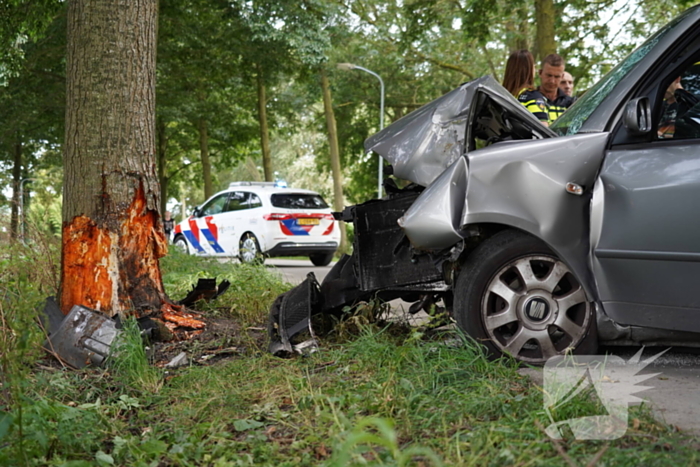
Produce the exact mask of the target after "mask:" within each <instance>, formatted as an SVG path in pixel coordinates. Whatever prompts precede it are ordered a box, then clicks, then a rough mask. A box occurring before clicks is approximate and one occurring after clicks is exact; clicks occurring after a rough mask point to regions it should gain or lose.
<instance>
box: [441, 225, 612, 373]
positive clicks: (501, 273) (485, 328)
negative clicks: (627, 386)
mask: <svg viewBox="0 0 700 467" xmlns="http://www.w3.org/2000/svg"><path fill="white" fill-rule="evenodd" d="M454 298H455V303H454V314H455V318H456V320H457V323H458V324H459V326H460V327H461V328H462V329H464V330H465V331H466V332H467V333H468V334H469V335H470V336H472V337H473V338H474V339H476V340H477V341H478V342H481V343H483V344H484V345H485V346H486V348H487V349H488V351H489V353H490V354H491V356H492V357H495V358H497V357H500V356H501V355H503V354H510V355H512V356H513V357H514V358H515V359H516V360H518V361H520V362H523V363H528V364H532V365H543V364H545V363H546V362H547V360H548V359H549V358H551V357H554V356H556V355H563V354H565V353H566V352H572V353H575V354H592V353H595V351H596V348H597V344H598V343H597V332H596V330H597V327H596V320H595V307H594V306H593V304H592V303H591V302H590V301H589V300H588V298H587V297H586V292H585V290H584V289H583V287H582V286H581V283H580V282H579V280H578V279H577V278H576V277H575V276H574V274H573V273H572V271H571V269H569V267H568V266H567V265H566V264H565V263H564V262H563V261H561V260H560V259H559V257H558V256H557V255H556V254H555V253H554V252H553V251H552V250H551V249H550V248H549V247H548V246H547V245H546V244H545V243H544V242H542V241H540V240H539V239H537V238H535V237H532V236H530V235H527V234H524V233H522V232H519V231H514V230H504V231H501V232H499V233H497V234H496V235H494V236H493V237H491V238H490V239H488V240H486V241H484V242H483V243H482V244H481V245H479V246H478V247H477V248H476V249H475V250H474V251H473V252H472V253H471V254H470V255H469V257H468V258H467V260H466V262H465V263H464V264H463V267H462V269H461V272H460V273H459V275H458V276H457V280H456V283H455V290H454Z"/></svg>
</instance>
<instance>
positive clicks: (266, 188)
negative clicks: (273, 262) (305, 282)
mask: <svg viewBox="0 0 700 467" xmlns="http://www.w3.org/2000/svg"><path fill="white" fill-rule="evenodd" d="M336 224H337V221H335V220H334V218H333V215H332V214H331V209H330V208H329V207H328V205H327V204H326V202H325V201H324V200H323V198H322V197H321V195H319V194H318V193H316V192H314V191H310V190H301V189H296V188H282V187H279V186H277V185H276V184H275V183H273V182H234V183H231V184H230V185H229V188H228V189H227V190H224V191H221V192H219V193H217V194H215V195H214V196H212V197H211V198H209V199H208V200H207V201H206V202H205V203H204V204H202V205H201V206H198V207H196V208H195V209H194V211H193V213H192V215H191V216H190V217H189V218H188V219H186V220H184V221H182V222H180V223H179V224H177V225H176V226H175V231H174V237H173V243H174V244H175V246H176V247H179V248H180V249H181V250H183V251H185V252H188V253H190V254H197V255H203V256H231V257H238V258H239V259H240V261H241V262H244V263H254V262H256V263H262V262H263V261H264V257H266V256H269V257H274V256H308V257H309V259H310V260H311V262H312V263H313V264H314V265H316V266H326V265H328V264H329V263H330V262H331V260H332V259H333V254H334V253H335V251H336V250H337V248H338V245H339V243H340V229H339V228H338V226H337V225H336Z"/></svg>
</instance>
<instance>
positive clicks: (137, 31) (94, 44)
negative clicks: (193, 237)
mask: <svg viewBox="0 0 700 467" xmlns="http://www.w3.org/2000/svg"><path fill="white" fill-rule="evenodd" d="M157 10H158V1H157V0H72V1H70V2H68V51H67V66H66V68H67V70H66V71H67V80H66V81H67V82H66V90H67V105H66V137H65V155H64V189H63V239H62V242H63V245H62V246H63V248H62V254H61V286H60V291H59V296H60V305H61V309H62V311H63V312H64V313H67V312H68V311H70V308H71V307H72V306H73V305H75V304H80V305H84V306H87V307H90V308H93V309H97V310H101V311H102V312H104V313H106V314H107V315H109V316H114V315H116V314H120V315H125V314H127V313H134V314H136V315H139V314H140V312H141V311H145V310H149V311H150V310H153V309H160V308H161V306H162V305H163V304H164V303H169V301H168V299H167V297H166V296H165V293H164V291H163V282H162V277H161V272H160V266H159V264H158V259H159V258H160V257H162V256H164V255H165V253H166V251H167V239H166V238H165V235H164V233H163V228H162V223H161V221H160V216H159V214H158V207H159V201H160V199H159V198H160V187H159V186H158V177H157V173H156V172H157V168H156V160H155V59H156V56H155V55H156V27H157Z"/></svg>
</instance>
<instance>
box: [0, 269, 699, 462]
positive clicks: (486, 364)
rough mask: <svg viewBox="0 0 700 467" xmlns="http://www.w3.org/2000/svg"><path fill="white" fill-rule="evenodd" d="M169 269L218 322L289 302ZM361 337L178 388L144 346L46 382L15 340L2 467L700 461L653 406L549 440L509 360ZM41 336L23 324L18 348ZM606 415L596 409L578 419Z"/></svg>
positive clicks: (185, 376) (257, 354) (376, 335)
mask: <svg viewBox="0 0 700 467" xmlns="http://www.w3.org/2000/svg"><path fill="white" fill-rule="evenodd" d="M21 261H22V260H17V259H13V260H12V262H11V263H12V265H13V267H15V266H17V265H18V264H19V263H21ZM2 267H4V268H5V270H6V271H9V270H10V269H12V268H11V267H10V266H9V265H8V264H4V266H2ZM163 269H164V282H165V283H166V287H167V289H168V293H169V294H171V295H172V296H174V297H179V296H180V295H184V294H185V293H186V292H187V290H188V289H189V287H191V284H193V283H194V282H196V278H198V277H212V276H217V277H218V278H219V279H223V278H228V279H229V280H232V282H233V285H232V288H231V290H229V292H227V293H226V294H225V295H224V296H222V297H220V299H221V302H220V303H218V304H217V305H216V308H215V307H214V305H213V304H210V305H207V306H210V307H211V308H210V310H209V312H210V313H218V316H220V317H227V318H232V319H236V320H240V321H241V322H243V323H246V324H247V325H257V326H261V325H263V323H264V322H265V320H266V314H267V309H268V307H269V304H270V303H271V301H272V300H273V299H274V298H275V296H276V295H277V294H278V293H279V292H280V291H283V290H285V289H286V288H288V286H287V285H285V284H283V283H282V282H280V280H279V279H277V277H276V276H273V275H271V274H270V273H269V271H267V270H266V269H265V268H264V267H253V266H244V265H238V264H227V263H218V262H216V261H211V260H203V259H201V258H194V257H184V256H182V255H172V256H169V257H168V258H166V259H165V260H164V261H163ZM8 274H9V272H8ZM8 277H16V276H13V275H12V274H9V275H8ZM193 279H194V280H193ZM35 280H38V279H35ZM29 282H31V281H29ZM29 282H24V284H25V285H24V286H22V287H19V288H17V287H16V288H15V289H14V291H15V295H16V296H17V299H16V300H14V301H11V302H10V303H11V306H12V307H17V311H16V312H14V311H9V310H8V306H7V305H6V306H4V307H3V308H2V310H3V313H4V314H5V315H6V316H9V315H10V313H14V314H13V315H12V316H14V317H15V319H19V316H18V313H19V311H20V310H23V312H24V313H25V314H26V313H28V311H27V310H29V309H31V306H30V305H29V303H30V302H31V300H34V299H35V298H36V295H35V294H33V293H32V292H31V290H42V289H41V286H40V285H38V284H34V285H33V286H32V287H33V288H30V289H26V291H25V288H23V287H28V285H27V284H29ZM24 294H26V297H27V302H26V303H25V302H23V300H22V297H23V296H24ZM13 309H14V308H13ZM23 319H26V317H25V318H23ZM29 321H31V320H29ZM362 322H363V323H365V324H362V325H360V326H359V328H358V327H354V328H353V329H355V330H356V331H355V332H352V333H351V332H343V333H335V334H334V335H333V340H330V339H329V338H325V339H322V341H321V350H320V351H319V352H317V353H315V354H312V355H310V356H307V357H298V358H293V359H289V360H282V359H278V358H275V357H272V356H271V355H269V354H268V353H267V352H266V351H265V348H264V346H262V345H260V344H258V345H259V347H258V348H253V349H251V350H250V351H248V352H246V353H244V354H241V355H240V356H236V357H233V358H232V359H229V360H226V361H222V362H220V363H218V364H215V365H212V366H190V367H186V368H182V369H179V370H177V371H174V372H173V371H171V372H169V373H168V374H166V373H164V372H163V371H161V370H156V369H154V368H152V367H149V366H148V365H146V358H145V355H143V354H142V353H141V351H140V350H139V348H138V345H137V342H138V336H137V335H136V334H134V333H133V332H128V333H127V336H126V342H127V343H126V344H124V345H125V347H124V348H123V352H122V360H119V358H120V357H119V355H116V356H115V357H114V359H115V361H114V363H112V364H110V365H109V366H107V367H106V368H104V369H91V370H84V371H79V372H77V371H70V370H59V369H55V368H54V369H51V368H49V367H48V366H47V365H46V364H45V363H46V362H45V361H43V360H41V358H40V356H39V355H37V353H36V352H35V351H34V350H32V349H31V348H30V346H28V345H25V344H20V342H19V340H17V339H15V340H14V341H12V339H10V338H9V337H8V335H9V334H8V333H7V332H5V334H4V336H5V338H6V340H5V341H3V342H5V343H4V344H3V345H5V348H4V349H3V350H5V351H12V352H14V353H12V355H13V356H14V357H13V358H16V359H18V362H17V363H21V365H14V366H12V365H9V364H8V366H6V367H3V372H4V374H3V379H2V384H3V387H2V391H3V392H2V393H1V394H5V397H4V398H3V399H2V408H0V409H1V410H2V411H1V412H0V414H1V415H0V465H52V466H53V465H55V466H58V465H72V466H81V465H86V466H87V465H100V466H107V465H123V466H150V465H183V466H184V465H187V466H190V465H195V466H199V465H206V466H239V465H269V466H305V465H308V466H311V465H326V466H338V467H340V466H347V465H392V466H393V465H396V466H404V465H405V466H408V465H416V466H421V465H424V466H428V465H464V466H503V465H518V466H561V465H581V466H584V465H587V464H588V463H589V461H590V460H591V459H593V458H594V456H596V454H597V453H599V452H600V451H601V450H602V449H605V451H604V452H603V454H602V458H601V459H600V460H599V462H598V464H597V465H599V466H602V465H605V466H637V465H645V466H656V465H658V466H662V465H663V466H665V465H694V464H697V463H698V462H699V460H700V459H699V458H700V455H699V454H698V450H697V444H696V443H697V440H695V439H694V438H689V437H686V436H684V435H683V434H682V433H677V432H675V431H673V430H671V429H669V428H668V427H666V426H664V425H663V424H661V423H658V422H656V421H655V420H654V419H653V418H652V417H651V416H650V413H649V411H648V410H647V409H646V408H644V407H634V408H632V409H631V414H630V420H631V423H630V424H631V427H630V429H629V430H628V432H627V435H626V436H624V437H623V438H621V439H619V440H615V441H611V442H602V441H576V440H572V439H567V440H564V441H561V442H560V443H557V444H555V443H554V442H552V441H551V440H549V439H548V438H547V437H546V435H545V434H544V433H543V427H546V426H547V425H548V424H549V423H550V420H549V418H548V417H547V415H546V414H545V413H544V411H543V408H542V404H543V397H542V393H541V388H539V387H537V386H536V385H534V384H532V383H531V381H530V380H529V379H528V378H526V377H524V376H521V375H520V374H519V373H518V372H517V367H516V365H515V364H514V363H513V362H512V361H510V360H501V361H498V362H492V361H489V360H488V359H487V358H486V357H485V356H484V354H483V353H482V351H481V349H480V348H478V347H477V346H475V345H474V344H473V343H472V342H471V341H469V340H468V339H465V338H462V337H459V336H458V342H459V343H460V344H461V345H458V346H455V345H453V344H454V342H455V339H454V337H455V336H454V334H451V335H450V336H449V337H451V338H452V340H445V339H444V336H440V335H436V334H432V335H429V336H428V335H427V334H426V335H423V334H421V333H418V332H415V331H412V330H409V329H404V328H400V327H381V326H379V325H377V324H373V323H367V322H366V321H364V320H363V321H362ZM28 325H29V323H28V322H27V321H21V320H19V321H17V324H16V327H15V328H13V329H14V332H15V334H17V335H21V331H22V327H25V328H26V327H27V326H28ZM241 329H242V331H241V332H245V327H242V328H241ZM357 329H359V331H357ZM25 331H26V333H29V334H31V331H28V330H26V329H25ZM26 333H25V334H26ZM29 334H28V335H29ZM29 342H33V341H32V340H31V339H28V340H26V343H29ZM22 345H24V347H22ZM251 345H254V341H252V340H251ZM6 360H7V359H6ZM20 367H21V368H20ZM597 408H598V407H596V406H595V402H593V401H583V402H579V405H578V406H576V407H575V408H574V411H575V413H588V412H590V411H591V410H595V409H597ZM20 417H21V419H20ZM20 428H21V430H20Z"/></svg>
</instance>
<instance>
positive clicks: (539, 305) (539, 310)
mask: <svg viewBox="0 0 700 467" xmlns="http://www.w3.org/2000/svg"><path fill="white" fill-rule="evenodd" d="M525 314H526V315H527V317H528V318H530V319H531V320H533V321H544V319H545V318H546V317H547V315H549V305H548V304H547V302H546V301H544V300H543V299H541V298H533V299H532V300H530V301H529V302H527V305H525Z"/></svg>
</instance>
